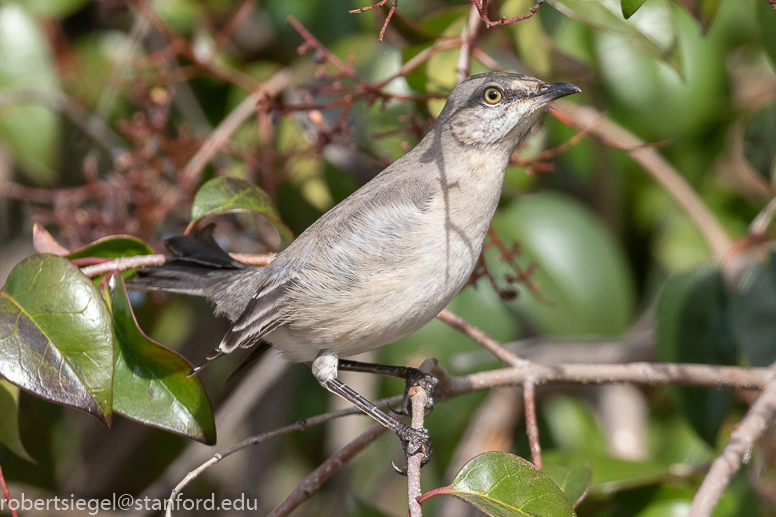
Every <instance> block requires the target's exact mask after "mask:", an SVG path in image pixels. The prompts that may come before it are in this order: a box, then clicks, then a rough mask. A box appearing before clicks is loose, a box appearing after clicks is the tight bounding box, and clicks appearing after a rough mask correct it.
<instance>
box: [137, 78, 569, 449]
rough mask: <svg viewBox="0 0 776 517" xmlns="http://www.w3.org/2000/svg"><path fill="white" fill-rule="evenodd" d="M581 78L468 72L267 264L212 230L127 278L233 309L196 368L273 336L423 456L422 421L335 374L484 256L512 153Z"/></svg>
mask: <svg viewBox="0 0 776 517" xmlns="http://www.w3.org/2000/svg"><path fill="white" fill-rule="evenodd" d="M579 91H580V89H579V88H578V87H576V86H574V85H573V84H568V83H545V82H543V81H540V80H538V79H535V78H533V77H529V76H526V75H519V74H511V73H486V74H480V75H475V76H472V77H469V78H468V79H466V80H465V81H463V82H462V83H461V84H460V85H458V86H457V87H456V88H455V90H453V92H452V93H451V94H450V96H449V98H448V99H447V102H446V104H445V107H444V109H443V110H442V112H441V113H440V114H439V118H438V119H437V120H436V122H435V124H434V126H433V127H432V128H431V130H430V131H429V133H428V134H427V135H426V137H425V138H423V140H421V142H420V143H419V144H418V145H417V146H416V147H415V148H414V149H412V150H411V151H410V152H409V153H407V154H406V155H404V156H403V157H402V158H400V159H398V160H397V161H396V162H394V163H393V164H391V165H390V166H389V167H387V168H386V169H385V170H384V171H382V172H381V173H380V174H378V175H377V176H376V177H375V178H374V179H372V180H371V181H370V182H368V183H367V184H366V185H364V186H363V187H361V188H360V189H359V190H357V191H356V192H355V193H353V194H352V195H351V196H350V197H348V198H347V199H345V200H344V201H342V202H341V203H340V204H338V205H337V206H335V207H334V208H332V209H331V210H330V211H329V212H327V213H326V214H324V215H323V216H322V217H321V218H320V219H318V220H317V221H316V222H315V223H314V224H313V225H311V226H310V227H309V228H308V229H307V230H306V231H305V232H304V233H302V234H301V235H300V236H299V237H298V238H297V239H296V240H295V241H294V242H293V243H292V244H291V245H290V246H288V248H286V249H285V250H283V251H281V252H280V253H278V254H277V256H276V257H275V258H274V260H272V262H271V263H270V264H269V265H267V266H266V267H253V266H248V265H245V264H242V263H240V262H237V261H235V260H233V259H232V258H231V257H230V256H229V255H228V254H226V253H225V252H224V251H223V250H222V249H221V248H219V247H218V245H217V244H216V243H215V241H214V240H213V239H212V237H211V236H210V234H209V231H204V232H202V233H200V234H199V235H198V236H181V237H173V238H172V239H168V241H166V244H167V247H168V250H169V251H170V253H171V255H172V259H171V260H170V261H169V262H168V263H167V264H165V265H163V266H156V267H152V268H147V269H144V270H141V272H140V274H139V275H138V276H137V277H136V278H135V279H134V280H133V281H132V282H131V285H130V287H135V288H138V287H139V288H145V289H162V290H168V291H174V292H180V293H187V294H193V295H199V296H206V297H207V298H209V299H210V300H211V301H213V302H215V305H216V310H217V312H218V313H220V314H223V315H226V316H227V317H228V318H229V319H230V320H232V321H233V325H232V327H231V329H230V330H229V331H228V332H227V333H226V335H225V336H224V338H223V340H222V341H221V344H220V345H218V348H216V350H215V351H214V352H213V353H212V354H211V355H209V356H208V357H207V358H206V359H205V360H204V361H202V362H201V363H200V364H199V365H197V366H196V367H195V368H194V370H192V373H196V372H198V371H199V370H201V369H202V368H203V367H205V366H206V365H207V364H209V363H210V362H211V361H213V360H215V359H217V358H218V357H220V356H221V355H223V354H228V353H231V352H232V351H234V350H235V349H236V348H238V347H244V348H247V347H251V346H254V345H257V344H258V346H259V347H260V348H259V349H260V350H263V349H265V348H267V347H271V348H273V349H275V350H277V351H278V352H280V353H281V354H283V355H284V356H285V357H286V358H288V359H289V360H291V361H299V362H308V363H311V365H312V370H313V373H314V375H315V377H316V378H317V380H318V381H319V382H320V383H321V385H323V386H324V387H325V388H327V389H328V390H330V391H332V392H334V393H336V394H337V395H339V396H341V397H343V398H345V399H346V400H348V401H350V402H351V403H353V404H354V405H356V406H357V407H359V408H360V409H362V410H363V411H364V412H365V413H367V414H369V415H370V416H372V417H373V418H375V419H376V420H377V421H379V422H380V423H382V424H383V425H385V426H386V427H388V428H390V429H391V430H393V431H394V432H395V433H396V434H397V435H398V436H399V437H400V438H401V440H402V442H403V444H404V448H405V452H406V453H407V454H408V455H411V454H415V453H417V452H418V451H420V450H421V449H423V450H424V454H425V460H427V459H428V456H429V455H430V452H431V443H430V440H429V437H428V432H427V431H426V430H425V429H420V430H418V429H412V428H410V427H408V426H407V425H405V424H403V423H401V422H399V421H398V420H396V419H394V418H393V417H391V416H389V415H387V414H385V413H383V412H382V411H380V410H379V409H377V408H375V407H374V406H372V405H371V403H369V402H368V401H366V400H365V399H363V398H362V397H360V396H359V395H358V394H357V393H355V392H354V391H353V390H351V389H350V388H349V387H347V386H346V385H345V384H343V383H342V382H341V381H339V380H338V379H337V371H338V368H347V369H356V370H361V371H365V370H370V369H373V368H372V367H371V366H370V365H362V364H359V363H353V362H346V361H342V360H339V358H340V357H341V356H351V355H355V354H358V353H361V352H365V351H367V350H373V349H375V348H378V347H381V346H383V345H386V344H388V343H392V342H394V341H396V340H398V339H400V338H402V337H404V336H406V335H408V334H410V333H412V332H414V331H415V330H417V329H419V328H420V327H422V326H423V325H425V324H426V323H428V322H429V321H430V320H431V319H433V318H434V317H435V316H436V315H437V314H438V313H439V312H440V311H441V310H442V309H443V308H444V307H445V306H446V305H447V304H448V303H449V302H450V300H451V299H452V298H453V296H455V295H456V294H457V293H458V291H460V289H461V288H462V287H463V286H464V285H465V284H466V282H467V280H468V279H469V276H470V274H471V272H472V270H473V268H474V266H475V264H476V263H477V259H478V257H479V255H480V251H481V249H482V244H483V240H484V239H485V234H486V232H487V230H488V227H489V225H490V221H491V218H492V217H493V213H494V212H495V210H496V205H497V204H498V201H499V197H500V194H501V185H502V181H503V178H504V171H505V169H506V166H507V163H508V162H509V157H510V155H511V154H512V152H513V151H514V149H515V147H516V146H517V145H518V144H519V143H520V141H521V140H522V139H523V138H525V137H526V136H527V135H528V134H529V132H530V130H531V128H532V127H533V126H534V124H535V123H536V122H537V120H538V119H539V116H540V114H541V113H542V112H543V111H544V108H546V107H547V105H549V104H550V103H551V102H552V101H554V100H556V99H558V98H560V97H564V96H566V95H570V94H573V93H578V92H579ZM372 366H375V367H378V368H377V369H378V370H379V371H380V373H386V371H387V370H385V369H383V370H380V369H379V366H378V365H372ZM416 372H417V371H416V370H414V369H409V368H398V369H396V370H391V371H389V372H388V373H389V374H394V375H399V376H410V377H413V374H414V373H416ZM416 377H417V376H416Z"/></svg>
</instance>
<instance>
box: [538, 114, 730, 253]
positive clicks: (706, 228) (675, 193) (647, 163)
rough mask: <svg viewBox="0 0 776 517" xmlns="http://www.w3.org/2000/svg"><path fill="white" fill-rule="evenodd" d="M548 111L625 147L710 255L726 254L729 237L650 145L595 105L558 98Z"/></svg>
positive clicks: (609, 143) (690, 189) (606, 141)
mask: <svg viewBox="0 0 776 517" xmlns="http://www.w3.org/2000/svg"><path fill="white" fill-rule="evenodd" d="M550 113H551V114H552V115H553V116H554V117H555V118H557V119H558V120H560V121H561V122H563V123H564V124H567V125H570V126H572V127H576V128H580V129H582V130H585V129H587V130H588V132H589V133H590V135H592V136H594V137H596V138H599V139H601V140H602V141H604V143H606V144H607V145H611V146H613V147H618V148H620V149H623V150H625V151H626V152H627V153H628V154H629V155H630V156H631V157H632V158H633V159H634V160H635V161H636V162H638V164H639V165H641V166H642V167H643V168H644V170H645V171H647V172H648V173H649V174H650V175H651V176H652V177H653V178H655V180H657V181H658V182H659V183H660V184H661V185H663V187H664V188H665V189H666V191H668V193H669V194H670V195H671V196H672V197H673V198H674V199H675V200H676V202H677V203H679V205H680V206H681V207H682V208H683V209H684V210H685V212H687V215H688V216H690V219H692V220H693V222H694V223H695V225H696V226H697V227H698V229H699V230H700V231H701V233H702V234H703V236H704V237H705V238H706V242H708V244H709V247H710V248H711V250H712V251H713V253H714V255H715V256H716V257H717V258H719V259H722V258H724V257H725V256H726V254H727V252H728V250H729V249H730V246H731V244H732V243H731V241H730V238H729V237H728V235H727V234H726V233H725V231H724V230H723V229H722V227H721V226H720V224H719V223H718V222H717V220H716V219H715V218H714V216H713V215H712V213H711V211H710V210H709V209H708V207H707V206H706V205H705V204H704V203H703V201H702V200H701V199H700V197H699V196H698V194H697V193H696V192H695V191H694V190H693V188H692V187H691V186H690V184H689V183H687V181H686V180H685V179H684V178H683V177H682V175H681V174H679V172H678V171H677V170H676V169H674V168H673V167H672V166H671V164H670V163H668V161H667V160H666V159H665V158H663V156H661V154H660V153H659V152H657V150H655V149H654V147H652V146H649V145H647V143H646V142H644V141H643V140H641V139H640V138H638V137H637V136H636V135H634V134H633V133H631V132H630V131H628V130H627V129H625V128H623V127H621V126H619V125H618V124H616V123H614V122H613V121H612V120H610V119H608V118H607V119H603V120H602V119H601V113H600V112H599V111H597V110H596V109H595V108H591V107H587V106H584V107H583V106H576V105H574V104H571V103H567V102H561V103H556V104H554V105H553V107H552V108H551V109H550Z"/></svg>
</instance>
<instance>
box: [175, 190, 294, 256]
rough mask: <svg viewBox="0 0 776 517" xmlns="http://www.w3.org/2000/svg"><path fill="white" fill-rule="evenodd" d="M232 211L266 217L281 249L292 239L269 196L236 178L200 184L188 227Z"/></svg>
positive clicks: (292, 236)
mask: <svg viewBox="0 0 776 517" xmlns="http://www.w3.org/2000/svg"><path fill="white" fill-rule="evenodd" d="M234 212H256V213H257V214H259V215H261V216H263V217H264V218H266V219H267V221H269V222H270V223H272V226H274V227H275V229H276V230H277V232H278V234H279V235H280V242H281V248H285V247H286V246H288V245H289V244H290V243H291V241H293V240H294V235H293V234H292V233H291V230H289V229H288V227H287V226H286V225H285V224H283V223H282V222H281V221H280V217H279V216H278V212H277V209H276V208H275V204H274V203H273V202H272V199H270V197H269V195H268V194H267V193H266V192H264V191H263V190H261V189H260V188H259V187H257V186H256V185H253V184H251V183H248V182H247V181H244V180H240V179H236V178H214V179H212V180H210V181H208V182H207V183H205V184H204V185H202V187H201V188H200V189H199V190H198V191H197V195H196V196H195V197H194V204H193V205H192V206H191V224H189V228H193V227H194V226H195V225H196V224H197V223H198V222H199V221H200V220H201V219H203V218H204V217H208V216H211V215H218V214H225V213H234Z"/></svg>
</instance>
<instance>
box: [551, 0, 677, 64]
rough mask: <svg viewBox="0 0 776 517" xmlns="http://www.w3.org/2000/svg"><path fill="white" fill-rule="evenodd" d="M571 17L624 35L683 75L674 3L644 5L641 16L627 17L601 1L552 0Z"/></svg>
mask: <svg viewBox="0 0 776 517" xmlns="http://www.w3.org/2000/svg"><path fill="white" fill-rule="evenodd" d="M548 2H549V3H550V4H551V5H552V6H553V7H555V8H556V9H557V10H558V11H560V12H562V13H563V14H565V15H566V16H568V17H569V18H573V19H575V20H577V21H579V22H582V23H584V24H586V25H589V26H591V27H593V28H595V29H599V30H601V31H604V32H608V33H610V34H614V35H617V36H621V37H623V38H625V39H626V40H628V41H629V42H630V43H631V44H632V45H633V46H634V47H636V48H637V49H639V50H640V51H641V52H643V53H644V54H646V55H648V56H650V57H653V58H655V59H660V60H661V61H663V62H665V63H666V64H668V65H670V66H671V67H673V68H674V69H675V70H676V71H677V72H678V73H679V74H680V75H683V69H682V64H681V55H680V53H679V51H678V47H677V37H676V34H675V32H676V29H675V27H673V20H672V18H671V12H670V6H667V5H665V4H663V3H662V2H654V3H653V4H652V5H643V4H645V3H646V2H645V0H644V1H642V6H641V8H640V11H641V12H640V13H639V17H637V18H640V19H638V20H637V19H636V18H632V19H631V20H625V19H623V18H622V17H621V13H620V12H617V11H616V10H615V9H614V7H616V4H614V5H609V4H608V3H607V2H601V1H583V0H548Z"/></svg>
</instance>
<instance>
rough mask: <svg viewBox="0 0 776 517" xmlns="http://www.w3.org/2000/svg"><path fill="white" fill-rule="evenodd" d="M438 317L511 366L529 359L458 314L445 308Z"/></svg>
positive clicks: (524, 362) (521, 363) (522, 363)
mask: <svg viewBox="0 0 776 517" xmlns="http://www.w3.org/2000/svg"><path fill="white" fill-rule="evenodd" d="M437 318H438V319H440V320H442V321H444V322H445V323H447V324H448V325H450V326H451V327H453V328H454V329H456V330H457V331H459V332H461V333H462V334H464V335H465V336H468V337H470V338H472V339H473V340H474V341H476V342H477V343H479V344H480V345H482V346H483V347H485V348H486V349H487V350H488V351H489V352H491V353H492V354H493V355H495V356H496V357H498V358H499V359H501V360H502V361H503V362H505V363H506V364H508V365H511V366H519V365H524V364H526V363H527V361H525V360H523V359H521V358H520V357H518V356H517V355H515V354H514V353H512V352H510V351H509V350H507V349H506V348H504V345H502V344H501V343H499V342H498V341H496V340H495V339H493V338H492V337H490V336H488V335H487V334H486V333H485V332H483V331H482V330H480V329H478V328H477V327H475V326H474V325H472V324H471V323H469V322H468V321H466V320H465V319H463V318H461V317H460V316H456V315H455V314H453V313H452V312H450V311H448V310H447V309H443V310H442V312H440V313H439V314H437Z"/></svg>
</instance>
